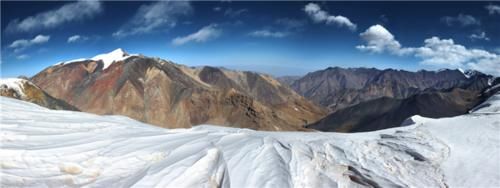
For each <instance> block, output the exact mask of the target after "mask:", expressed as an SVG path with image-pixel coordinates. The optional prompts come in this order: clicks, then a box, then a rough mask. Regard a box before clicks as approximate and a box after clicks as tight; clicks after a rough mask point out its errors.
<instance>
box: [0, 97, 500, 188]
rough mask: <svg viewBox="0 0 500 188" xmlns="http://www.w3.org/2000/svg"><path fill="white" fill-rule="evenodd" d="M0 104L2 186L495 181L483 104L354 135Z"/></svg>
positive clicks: (498, 119) (495, 123)
mask: <svg viewBox="0 0 500 188" xmlns="http://www.w3.org/2000/svg"><path fill="white" fill-rule="evenodd" d="M497 97H498V96H497ZM0 101H1V115H0V117H1V129H2V131H1V135H0V139H1V143H2V146H1V151H0V159H1V160H0V162H1V164H0V166H1V187H62V186H66V187H74V186H77V187H80V186H88V187H219V186H221V187H238V188H240V187H370V186H371V187H399V186H401V187H499V186H500V171H499V170H500V114H498V111H497V113H494V112H493V110H491V109H492V108H493V109H495V105H499V104H498V103H495V102H492V101H489V103H491V104H492V105H487V107H486V108H489V109H490V110H484V109H483V111H487V112H488V113H477V114H469V115H463V116H459V117H454V118H444V119H427V118H422V117H418V116H415V117H413V118H412V120H413V121H414V122H416V123H415V124H414V125H411V126H407V127H401V128H395V129H389V130H383V131H377V132H368V133H356V134H340V133H300V132H281V133H280V132H260V131H252V130H246V129H235V128H222V127H215V126H198V127H195V128H192V129H171V130H168V129H162V128H157V127H153V126H150V125H147V124H143V123H140V122H137V121H134V120H132V119H129V118H126V117H122V116H98V115H93V114H88V113H82V112H71V111H54V110H48V109H45V108H42V107H39V106H37V105H34V104H31V103H27V102H23V101H19V100H14V99H10V98H5V97H0ZM497 107H498V106H497Z"/></svg>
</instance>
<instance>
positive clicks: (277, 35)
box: [248, 29, 289, 38]
mask: <svg viewBox="0 0 500 188" xmlns="http://www.w3.org/2000/svg"><path fill="white" fill-rule="evenodd" d="M248 35H250V36H252V37H271V38H283V37H286V36H288V35H289V33H287V32H279V31H274V32H273V31H269V30H267V29H263V30H257V31H253V32H250V33H248Z"/></svg>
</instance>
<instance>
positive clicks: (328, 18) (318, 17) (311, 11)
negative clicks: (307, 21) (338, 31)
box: [304, 3, 357, 31]
mask: <svg viewBox="0 0 500 188" xmlns="http://www.w3.org/2000/svg"><path fill="white" fill-rule="evenodd" d="M304 11H305V12H306V13H307V15H309V17H310V18H311V19H312V20H313V21H314V22H316V23H323V22H324V23H326V24H335V25H338V26H345V27H347V28H349V29H350V30H353V31H354V30H356V27H357V26H356V24H354V23H352V22H351V20H349V19H348V18H346V17H344V16H341V15H338V16H334V15H330V14H329V13H328V12H326V11H324V10H321V7H319V5H318V4H315V3H309V4H307V5H306V6H305V7H304Z"/></svg>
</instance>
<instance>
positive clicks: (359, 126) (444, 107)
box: [307, 78, 500, 132]
mask: <svg viewBox="0 0 500 188" xmlns="http://www.w3.org/2000/svg"><path fill="white" fill-rule="evenodd" d="M476 82H481V79H477V80H476ZM476 82H472V83H470V84H469V85H468V86H465V87H464V89H462V88H458V87H456V88H452V89H449V90H447V91H425V92H422V93H418V94H415V95H412V96H410V97H407V98H404V99H398V98H391V97H382V98H377V99H373V100H369V101H366V102H361V103H359V104H356V105H353V106H350V107H347V108H345V109H340V110H338V111H336V112H333V113H331V114H330V115H328V116H326V117H325V118H323V119H322V120H320V121H318V122H315V123H312V124H310V125H307V127H308V128H313V129H317V130H320V131H334V132H365V131H374V130H381V129H386V128H392V127H399V126H401V125H404V124H408V123H407V122H406V123H405V120H406V119H407V118H409V117H411V116H414V115H420V116H423V117H430V118H441V117H452V116H458V115H462V114H466V113H468V112H469V111H470V110H472V109H473V108H474V107H476V106H477V105H478V104H481V103H482V102H484V101H485V100H486V99H488V98H489V97H490V96H492V95H494V94H496V93H497V92H498V91H500V87H498V86H500V79H498V78H497V79H496V80H494V81H493V82H490V84H491V85H490V86H488V87H485V88H482V89H477V88H476V87H478V86H479V85H482V84H481V83H476ZM476 108H477V107H476ZM410 123H411V122H410Z"/></svg>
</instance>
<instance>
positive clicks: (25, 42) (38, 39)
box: [9, 35, 50, 52]
mask: <svg viewBox="0 0 500 188" xmlns="http://www.w3.org/2000/svg"><path fill="white" fill-rule="evenodd" d="M49 40H50V36H46V35H37V36H35V38H33V39H31V40H30V39H19V40H16V41H14V42H12V43H11V44H10V45H9V48H13V49H14V52H20V51H22V50H24V49H26V48H28V47H30V46H32V45H35V44H42V43H46V42H48V41H49Z"/></svg>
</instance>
